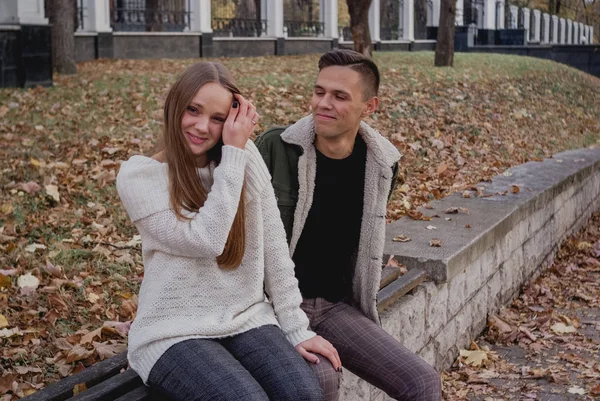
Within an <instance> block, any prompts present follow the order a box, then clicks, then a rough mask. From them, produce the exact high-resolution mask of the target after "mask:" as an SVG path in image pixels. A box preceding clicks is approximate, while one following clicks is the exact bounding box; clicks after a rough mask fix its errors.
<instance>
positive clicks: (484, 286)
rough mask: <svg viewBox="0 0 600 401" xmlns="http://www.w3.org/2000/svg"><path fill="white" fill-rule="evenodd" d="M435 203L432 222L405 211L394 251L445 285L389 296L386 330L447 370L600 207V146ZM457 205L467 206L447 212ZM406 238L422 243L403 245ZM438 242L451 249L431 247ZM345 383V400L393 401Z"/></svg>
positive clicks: (412, 268) (352, 380)
mask: <svg viewBox="0 0 600 401" xmlns="http://www.w3.org/2000/svg"><path fill="white" fill-rule="evenodd" d="M513 188H515V189H514V190H513ZM516 188H519V191H518V193H516V192H517V191H516ZM513 191H514V192H513ZM478 192H479V193H480V195H483V196H480V197H477V193H478ZM501 194H505V195H501ZM431 206H432V207H433V209H423V210H422V212H423V213H424V215H427V216H431V221H416V220H412V219H410V218H407V217H405V218H402V219H400V220H399V221H397V222H395V223H392V224H390V225H388V227H387V233H386V238H387V240H386V241H387V242H386V244H385V248H384V250H385V252H386V254H387V255H395V256H394V257H395V258H396V259H397V260H398V261H400V262H401V263H403V264H405V265H407V267H408V268H409V271H408V273H406V274H405V276H407V279H410V277H411V276H417V274H416V273H417V272H419V271H420V270H421V269H422V270H426V271H427V272H428V274H429V277H430V278H432V277H433V278H434V279H435V282H434V281H427V282H424V283H421V284H419V285H418V286H416V287H415V288H414V289H413V290H412V291H410V292H409V293H408V294H406V295H404V296H401V297H399V299H398V297H397V299H396V300H395V302H393V303H392V304H391V305H389V302H387V301H386V300H384V299H379V305H380V309H383V308H382V307H381V306H388V307H387V308H386V309H385V310H382V311H381V313H380V317H381V323H382V326H383V328H384V329H385V330H386V331H387V332H388V333H390V334H391V335H392V336H394V337H395V338H396V339H398V341H400V343H402V344H403V345H404V346H406V347H407V348H408V349H410V350H411V351H413V352H416V353H418V354H419V355H420V356H421V357H422V358H424V359H425V360H426V361H427V362H428V363H430V364H431V365H432V366H435V367H436V368H437V369H438V370H441V369H444V368H448V367H449V366H451V364H452V363H453V361H454V360H455V358H456V357H457V355H458V352H459V349H461V348H465V347H467V346H468V345H469V344H470V342H471V341H472V340H473V339H474V338H475V337H476V336H478V335H479V334H480V333H481V331H483V329H485V327H486V323H487V317H488V315H489V314H493V313H495V312H497V311H498V309H499V308H500V306H501V305H503V304H506V303H508V302H510V301H511V299H513V297H515V296H516V295H517V294H518V292H519V290H520V288H521V286H522V285H523V284H524V283H526V282H528V281H529V280H532V279H534V278H536V277H537V275H538V274H539V272H540V271H541V270H542V269H544V268H546V267H549V266H550V265H551V264H552V262H553V260H554V255H555V253H556V251H557V249H558V246H559V245H560V243H561V241H562V240H564V239H565V238H566V237H567V236H568V235H570V234H571V233H573V232H574V231H576V230H578V229H579V228H580V227H581V226H582V225H583V224H585V222H586V221H587V219H588V218H589V216H590V215H591V214H592V213H593V212H595V211H596V210H599V209H600V149H581V150H573V151H568V152H563V153H560V154H557V155H555V156H554V157H553V158H552V159H547V160H544V161H542V162H531V163H526V164H523V165H520V166H517V167H514V168H511V169H510V170H508V171H507V172H506V173H505V174H503V175H500V176H497V177H495V178H494V179H493V180H492V181H491V182H486V183H481V184H479V185H477V186H475V187H474V188H473V191H472V193H471V197H470V198H464V197H463V196H462V194H455V195H452V196H449V197H447V198H445V199H443V200H440V201H436V202H432V204H431ZM449 208H464V209H462V210H460V209H459V211H458V213H454V214H445V213H444V211H445V210H447V209H449ZM467 210H468V214H467ZM436 216H439V217H436ZM446 218H450V219H451V220H446ZM467 225H469V226H470V228H467V227H466V226H467ZM428 226H435V227H436V229H427V227H428ZM399 234H404V235H408V236H409V237H411V239H412V240H411V241H410V242H393V241H392V240H391V238H392V237H393V236H395V235H399ZM432 238H438V239H440V240H441V241H442V246H441V247H431V246H430V245H429V242H430V240H431V239H432ZM384 260H387V256H386V257H385V258H384ZM403 277H404V276H401V277H399V278H398V279H396V280H395V281H392V282H391V284H388V286H386V287H385V288H383V289H382V290H381V291H380V292H379V298H382V296H383V295H385V294H386V291H387V292H391V291H392V289H393V288H392V286H393V285H394V283H396V282H397V281H398V280H400V279H402V278H403ZM383 304H387V305H383ZM343 380H344V382H343V386H342V399H344V400H349V401H355V400H356V401H358V400H369V401H384V400H385V401H387V400H391V398H389V397H388V396H387V395H385V394H384V393H382V392H381V391H380V390H378V389H376V388H375V387H372V386H370V385H369V384H367V383H366V382H364V381H362V380H360V379H359V378H357V377H356V376H354V375H352V374H351V373H350V372H348V371H345V372H344V379H343Z"/></svg>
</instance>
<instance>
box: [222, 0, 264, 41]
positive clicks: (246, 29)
mask: <svg viewBox="0 0 600 401" xmlns="http://www.w3.org/2000/svg"><path fill="white" fill-rule="evenodd" d="M211 10H212V15H211V16H212V29H213V34H214V36H219V37H227V36H231V37H260V36H265V35H266V34H267V20H266V19H263V18H262V17H263V14H264V13H263V11H267V12H268V10H262V9H261V1H260V0H212V1H211Z"/></svg>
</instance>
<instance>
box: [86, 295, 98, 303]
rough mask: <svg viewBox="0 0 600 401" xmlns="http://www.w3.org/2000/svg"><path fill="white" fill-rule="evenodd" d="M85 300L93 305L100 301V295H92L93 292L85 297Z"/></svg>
mask: <svg viewBox="0 0 600 401" xmlns="http://www.w3.org/2000/svg"><path fill="white" fill-rule="evenodd" d="M86 299H87V300H88V301H89V302H90V303H92V304H95V303H96V302H98V301H99V300H100V295H98V294H96V293H94V292H90V293H89V294H88V295H87V297H86Z"/></svg>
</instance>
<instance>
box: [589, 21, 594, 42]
mask: <svg viewBox="0 0 600 401" xmlns="http://www.w3.org/2000/svg"><path fill="white" fill-rule="evenodd" d="M588 31H589V32H590V40H589V43H590V45H591V44H594V27H593V26H591V25H590V29H589V30H588Z"/></svg>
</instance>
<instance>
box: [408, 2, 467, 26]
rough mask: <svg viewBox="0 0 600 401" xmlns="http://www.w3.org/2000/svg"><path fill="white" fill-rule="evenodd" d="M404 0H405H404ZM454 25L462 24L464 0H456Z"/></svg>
mask: <svg viewBox="0 0 600 401" xmlns="http://www.w3.org/2000/svg"><path fill="white" fill-rule="evenodd" d="M404 1H406V0H404ZM455 24H456V26H463V24H464V0H456V22H455Z"/></svg>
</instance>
